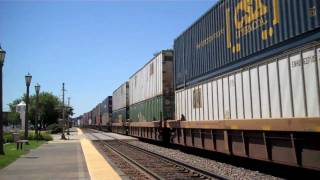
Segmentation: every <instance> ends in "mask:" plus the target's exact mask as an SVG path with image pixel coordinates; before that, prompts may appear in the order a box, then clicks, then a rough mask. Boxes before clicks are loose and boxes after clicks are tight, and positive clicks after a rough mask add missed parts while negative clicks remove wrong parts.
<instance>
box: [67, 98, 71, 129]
mask: <svg viewBox="0 0 320 180" xmlns="http://www.w3.org/2000/svg"><path fill="white" fill-rule="evenodd" d="M70 99H71V98H70V97H68V109H69V111H68V118H67V119H68V123H67V128H68V129H67V135H70V131H69V116H70V114H69V112H70V110H71V108H70Z"/></svg>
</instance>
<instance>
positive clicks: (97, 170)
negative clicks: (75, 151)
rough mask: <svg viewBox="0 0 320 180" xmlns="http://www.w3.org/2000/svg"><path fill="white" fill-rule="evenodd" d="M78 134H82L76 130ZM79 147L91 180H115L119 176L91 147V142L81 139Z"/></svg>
mask: <svg viewBox="0 0 320 180" xmlns="http://www.w3.org/2000/svg"><path fill="white" fill-rule="evenodd" d="M78 134H79V135H82V134H83V132H82V131H81V130H80V129H78ZM80 142H81V147H82V151H83V154H84V157H85V160H86V163H87V167H88V171H89V174H90V177H91V179H93V180H109V179H110V180H117V179H121V178H120V176H119V175H118V174H117V173H116V172H115V171H114V169H113V168H112V167H111V166H110V164H109V163H108V162H107V161H106V160H105V159H104V158H103V157H102V155H101V154H100V153H99V152H98V151H97V149H96V148H95V147H94V146H93V144H92V143H91V141H89V140H88V139H86V138H81V140H80Z"/></svg>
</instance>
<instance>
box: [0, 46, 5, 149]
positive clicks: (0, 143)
mask: <svg viewBox="0 0 320 180" xmlns="http://www.w3.org/2000/svg"><path fill="white" fill-rule="evenodd" d="M5 55H6V52H5V51H4V50H3V49H2V48H1V45H0V66H1V67H0V113H1V114H0V154H4V150H3V112H2V67H3V63H4V57H5Z"/></svg>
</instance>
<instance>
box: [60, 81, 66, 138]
mask: <svg viewBox="0 0 320 180" xmlns="http://www.w3.org/2000/svg"><path fill="white" fill-rule="evenodd" d="M65 91H66V90H65V89H64V83H62V122H63V124H62V134H61V139H64V140H66V136H65V134H64V128H65V123H66V121H65V107H64V92H65Z"/></svg>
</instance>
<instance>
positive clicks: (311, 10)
mask: <svg viewBox="0 0 320 180" xmlns="http://www.w3.org/2000/svg"><path fill="white" fill-rule="evenodd" d="M251 3H252V4H251ZM319 11H320V1H319V0H249V1H244V0H237V1H235V0H224V1H220V2H218V3H217V4H216V5H215V6H214V7H213V8H211V9H210V10H209V11H208V12H207V13H205V14H204V15H203V16H202V17H201V18H200V19H199V20H198V21H196V22H195V23H194V24H193V25H192V26H191V27H190V28H188V29H187V30H186V31H185V32H183V33H182V34H181V35H180V36H179V37H178V38H177V39H176V40H175V42H174V51H175V84H176V89H179V88H181V87H184V86H188V85H191V84H195V83H199V82H201V81H203V80H206V79H209V78H212V77H214V76H217V75H220V74H222V73H225V72H227V71H231V70H234V69H236V68H239V67H241V66H244V65H248V64H252V63H255V62H257V61H260V60H261V59H264V58H266V57H270V56H272V55H274V54H276V53H279V52H282V51H284V50H287V49H290V48H293V47H297V46H300V45H302V44H305V43H306V42H310V41H313V40H317V39H319V38H320V31H319V26H320V12H319Z"/></svg>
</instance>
